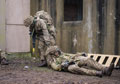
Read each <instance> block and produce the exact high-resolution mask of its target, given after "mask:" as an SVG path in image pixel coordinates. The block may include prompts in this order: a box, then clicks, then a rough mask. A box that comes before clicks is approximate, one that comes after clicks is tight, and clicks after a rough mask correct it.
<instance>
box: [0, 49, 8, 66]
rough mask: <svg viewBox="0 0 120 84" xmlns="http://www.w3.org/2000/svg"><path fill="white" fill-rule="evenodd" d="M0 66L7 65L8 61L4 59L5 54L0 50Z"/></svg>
mask: <svg viewBox="0 0 120 84" xmlns="http://www.w3.org/2000/svg"><path fill="white" fill-rule="evenodd" d="M0 64H1V65H8V64H9V63H8V61H7V59H6V54H5V52H3V51H2V50H1V49H0Z"/></svg>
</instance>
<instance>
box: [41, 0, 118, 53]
mask: <svg viewBox="0 0 120 84" xmlns="http://www.w3.org/2000/svg"><path fill="white" fill-rule="evenodd" d="M40 2H41V4H40V6H39V7H40V9H39V10H41V9H44V10H45V11H47V12H48V13H50V14H51V16H52V18H53V19H54V21H55V25H56V29H57V44H58V45H59V47H60V48H61V49H62V50H63V51H64V52H72V53H75V52H88V53H101V54H116V53H115V52H116V48H115V46H117V45H116V44H115V43H116V41H118V40H115V38H116V37H115V36H116V33H115V21H116V20H115V12H116V11H115V10H116V4H115V3H116V0H83V20H82V21H71V22H68V21H64V0H40ZM51 2H54V3H51ZM101 2H102V3H101ZM100 4H102V5H100ZM51 5H52V6H51ZM101 6H102V7H101ZM100 7H101V8H100ZM100 13H101V16H100ZM53 14H54V15H53ZM68 14H69V13H68ZM119 35H120V34H119ZM75 40H76V45H75V46H74V42H75ZM117 51H119V50H117Z"/></svg>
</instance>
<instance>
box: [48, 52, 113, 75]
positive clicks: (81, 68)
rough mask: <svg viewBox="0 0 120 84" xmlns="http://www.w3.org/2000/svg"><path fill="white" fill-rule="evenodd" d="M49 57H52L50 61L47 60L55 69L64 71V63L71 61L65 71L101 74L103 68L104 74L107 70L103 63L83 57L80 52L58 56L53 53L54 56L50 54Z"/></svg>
mask: <svg viewBox="0 0 120 84" xmlns="http://www.w3.org/2000/svg"><path fill="white" fill-rule="evenodd" d="M51 52H52V51H51ZM49 57H50V56H49ZM51 58H52V61H51V62H49V63H50V66H51V68H52V69H54V70H57V71H61V70H64V71H66V68H64V65H66V62H68V63H71V62H73V63H72V64H69V65H68V67H67V71H69V72H72V73H75V74H81V75H90V76H102V74H103V72H104V71H105V70H106V72H105V74H106V73H107V71H108V68H107V67H104V66H103V65H101V64H99V63H98V62H96V61H94V60H93V59H92V58H89V57H84V56H82V55H81V54H68V53H62V54H61V55H60V56H58V57H56V56H55V55H54V56H53V55H51ZM88 67H89V68H88ZM90 68H91V69H90ZM111 72H112V70H111ZM110 74H111V73H110ZM110 74H109V75H110Z"/></svg>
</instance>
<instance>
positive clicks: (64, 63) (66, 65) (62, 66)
mask: <svg viewBox="0 0 120 84" xmlns="http://www.w3.org/2000/svg"><path fill="white" fill-rule="evenodd" d="M68 66H69V61H65V62H63V63H62V64H61V68H62V70H64V71H68Z"/></svg>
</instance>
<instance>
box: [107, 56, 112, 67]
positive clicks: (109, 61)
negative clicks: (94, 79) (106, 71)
mask: <svg viewBox="0 0 120 84" xmlns="http://www.w3.org/2000/svg"><path fill="white" fill-rule="evenodd" d="M112 60H113V57H112V56H111V57H110V56H109V58H108V60H107V62H106V64H105V65H106V66H109V65H110V64H111V62H112Z"/></svg>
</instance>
